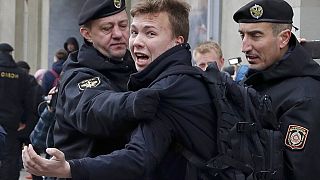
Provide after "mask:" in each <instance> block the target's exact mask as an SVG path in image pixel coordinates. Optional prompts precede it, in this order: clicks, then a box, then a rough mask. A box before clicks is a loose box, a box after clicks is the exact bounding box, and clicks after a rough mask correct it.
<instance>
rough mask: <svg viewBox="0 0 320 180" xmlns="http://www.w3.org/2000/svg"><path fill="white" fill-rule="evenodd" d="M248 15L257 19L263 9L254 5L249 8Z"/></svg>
mask: <svg viewBox="0 0 320 180" xmlns="http://www.w3.org/2000/svg"><path fill="white" fill-rule="evenodd" d="M250 14H251V16H252V17H253V18H256V19H259V18H260V17H261V16H262V14H263V8H262V7H261V6H260V5H257V4H255V5H254V6H252V7H251V8H250Z"/></svg>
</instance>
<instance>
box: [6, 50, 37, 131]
mask: <svg viewBox="0 0 320 180" xmlns="http://www.w3.org/2000/svg"><path fill="white" fill-rule="evenodd" d="M28 76H29V75H28V74H26V73H25V72H24V71H23V70H22V69H20V68H19V67H18V66H17V65H16V63H15V62H14V60H13V58H12V56H11V55H10V54H8V53H1V52H0V102H1V103H0V124H1V125H2V126H3V128H4V129H5V130H6V131H7V132H8V134H9V133H10V134H11V132H17V129H18V127H19V123H20V122H22V121H23V119H30V118H31V116H32V112H31V107H32V103H33V102H32V101H33V99H32V98H31V97H32V96H30V93H31V91H30V83H29V77H28ZM22 115H25V116H26V117H24V118H23V119H22Z"/></svg>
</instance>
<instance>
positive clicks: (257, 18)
mask: <svg viewBox="0 0 320 180" xmlns="http://www.w3.org/2000/svg"><path fill="white" fill-rule="evenodd" d="M292 17H293V10H292V7H291V6H290V5H289V4H288V3H287V2H286V1H284V0H254V1H251V2H249V3H248V4H246V5H244V6H243V7H241V8H240V9H239V10H238V11H237V12H236V13H235V14H234V15H233V20H234V21H235V22H237V23H256V22H271V23H283V24H292Z"/></svg>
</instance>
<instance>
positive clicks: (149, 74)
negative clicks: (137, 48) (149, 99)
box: [128, 43, 191, 91]
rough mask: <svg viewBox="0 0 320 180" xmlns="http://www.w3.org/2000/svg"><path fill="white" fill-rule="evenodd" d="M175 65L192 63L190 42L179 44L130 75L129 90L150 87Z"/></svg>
mask: <svg viewBox="0 0 320 180" xmlns="http://www.w3.org/2000/svg"><path fill="white" fill-rule="evenodd" d="M174 65H190V66H191V52H190V46H189V44H187V43H185V44H180V45H177V46H175V47H173V48H171V49H169V50H167V51H166V52H164V53H163V54H161V55H160V56H159V57H158V58H156V59H155V60H154V61H153V62H151V63H150V64H149V65H148V66H147V67H146V68H145V69H143V70H142V71H140V72H137V73H135V74H132V75H131V76H130V80H129V83H128V89H129V90H133V91H134V90H138V89H141V88H145V87H148V86H149V84H151V83H152V81H154V80H155V79H156V78H157V77H158V76H159V75H160V74H161V73H163V72H164V71H165V70H166V69H167V68H168V67H170V66H174Z"/></svg>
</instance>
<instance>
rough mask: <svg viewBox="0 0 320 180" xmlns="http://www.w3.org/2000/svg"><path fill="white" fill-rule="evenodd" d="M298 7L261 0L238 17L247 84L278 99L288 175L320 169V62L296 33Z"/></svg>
mask: <svg viewBox="0 0 320 180" xmlns="http://www.w3.org/2000/svg"><path fill="white" fill-rule="evenodd" d="M292 17H293V10H292V7H291V6H290V5H289V4H288V3H287V2H286V1H284V0H255V1H251V2H249V3H248V4H246V5H245V6H243V7H241V8H240V9H239V10H238V11H237V12H236V13H235V14H234V16H233V19H234V21H235V22H237V23H239V32H240V35H241V37H242V51H243V52H244V53H245V55H246V57H247V59H248V62H249V68H250V69H249V72H248V74H247V79H246V81H245V84H247V85H250V86H252V87H253V88H255V89H256V90H258V91H260V92H262V93H263V94H268V95H270V96H271V98H272V102H273V107H274V110H275V112H276V115H277V118H278V120H279V122H280V123H281V127H280V128H281V131H282V133H283V135H284V138H283V144H284V145H285V147H284V175H285V179H287V180H289V179H290V180H301V179H308V180H316V179H319V176H320V175H319V174H320V171H319V170H320V168H319V167H320V156H319V155H318V150H319V147H320V143H319V142H320V136H319V132H320V123H319V117H320V111H319V109H320V98H319V90H320V66H319V64H317V63H316V62H315V61H313V60H312V58H311V57H310V56H309V55H308V53H307V52H306V51H305V50H304V49H303V47H302V46H301V45H300V44H299V42H298V41H297V38H296V37H295V36H294V35H293V34H292V33H291V29H292V27H293V25H292Z"/></svg>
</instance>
